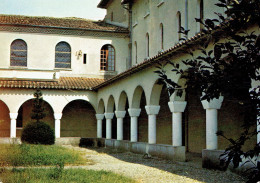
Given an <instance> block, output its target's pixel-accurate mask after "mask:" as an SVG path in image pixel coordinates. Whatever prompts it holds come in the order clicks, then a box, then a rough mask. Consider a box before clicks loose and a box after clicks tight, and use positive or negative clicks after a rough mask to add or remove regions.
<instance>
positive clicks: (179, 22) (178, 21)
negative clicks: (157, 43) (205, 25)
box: [177, 11, 181, 40]
mask: <svg viewBox="0 0 260 183" xmlns="http://www.w3.org/2000/svg"><path fill="white" fill-rule="evenodd" d="M177 23H178V39H179V40H180V39H181V33H180V31H181V12H179V11H178V12H177Z"/></svg>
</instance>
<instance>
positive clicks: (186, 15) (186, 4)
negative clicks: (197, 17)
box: [185, 0, 189, 38]
mask: <svg viewBox="0 0 260 183" xmlns="http://www.w3.org/2000/svg"><path fill="white" fill-rule="evenodd" d="M188 19H189V17H188V0H185V30H188ZM186 38H188V34H187V35H186Z"/></svg>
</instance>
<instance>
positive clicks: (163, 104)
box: [156, 85, 172, 145]
mask: <svg viewBox="0 0 260 183" xmlns="http://www.w3.org/2000/svg"><path fill="white" fill-rule="evenodd" d="M169 101H170V99H169V94H168V91H167V88H166V86H165V85H163V87H162V89H161V92H160V99H159V105H160V110H159V113H158V115H157V117H156V121H157V122H156V129H157V130H156V137H157V139H156V143H157V144H168V145H171V144H172V113H171V111H170V109H169V106H168V102H169Z"/></svg>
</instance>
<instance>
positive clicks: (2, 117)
mask: <svg viewBox="0 0 260 183" xmlns="http://www.w3.org/2000/svg"><path fill="white" fill-rule="evenodd" d="M0 111H1V112H0V137H10V120H11V119H10V115H9V113H10V110H9V108H8V106H7V105H6V103H5V102H4V101H2V100H0Z"/></svg>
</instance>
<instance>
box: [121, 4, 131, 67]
mask: <svg viewBox="0 0 260 183" xmlns="http://www.w3.org/2000/svg"><path fill="white" fill-rule="evenodd" d="M132 6H133V2H132V1H129V2H128V7H126V6H124V5H123V8H124V9H126V10H128V13H129V16H128V27H129V43H128V48H129V56H128V64H127V66H128V68H131V67H132V44H133V36H132V31H133V21H132ZM128 68H127V69H128Z"/></svg>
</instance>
